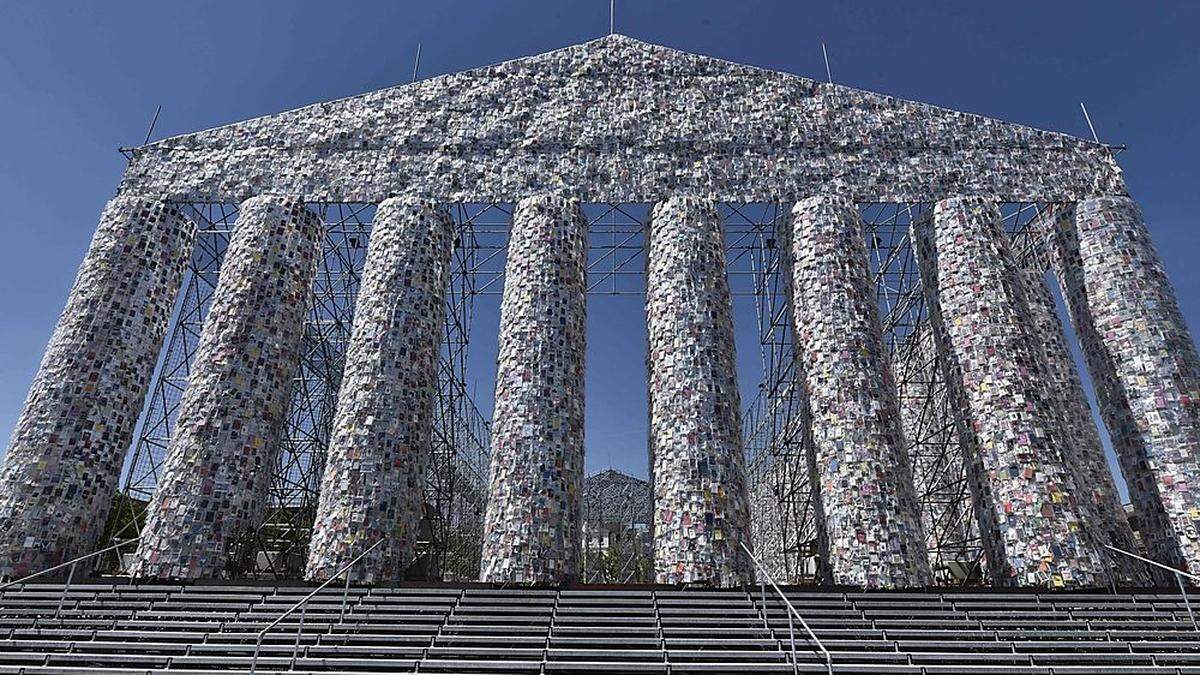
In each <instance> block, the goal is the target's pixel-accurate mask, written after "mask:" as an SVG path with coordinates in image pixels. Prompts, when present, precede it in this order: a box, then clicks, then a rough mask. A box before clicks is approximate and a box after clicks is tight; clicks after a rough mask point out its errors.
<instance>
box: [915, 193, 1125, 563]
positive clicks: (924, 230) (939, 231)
mask: <svg viewBox="0 0 1200 675" xmlns="http://www.w3.org/2000/svg"><path fill="white" fill-rule="evenodd" d="M912 229H913V232H912V239H913V242H914V247H915V250H916V254H917V259H918V263H919V268H920V274H921V286H922V289H923V292H924V294H925V298H926V302H927V305H928V309H929V314H930V321H931V324H932V326H933V329H934V337H935V342H936V344H937V348H938V349H939V350H940V352H941V353H942V356H943V357H944V361H943V367H944V368H945V371H946V380H947V385H948V388H949V391H950V395H951V400H952V403H953V405H954V408H955V409H957V410H959V411H960V417H959V420H958V423H959V438H960V441H961V443H962V444H963V453H964V457H965V461H966V463H967V474H968V477H969V479H970V482H971V488H972V493H973V497H974V503H975V509H976V515H977V517H978V519H979V523H980V528H979V529H980V533H981V535H982V538H983V546H984V551H985V553H986V555H987V558H988V567H989V573H990V575H991V577H992V579H993V582H994V583H996V584H997V585H1017V586H1041V587H1045V586H1047V585H1050V586H1102V585H1105V584H1107V583H1108V580H1109V576H1108V572H1107V562H1106V561H1107V556H1105V555H1104V554H1103V553H1102V552H1101V551H1100V550H1099V544H1098V542H1096V541H1095V540H1094V539H1093V538H1092V536H1091V533H1090V532H1089V531H1088V529H1087V525H1088V517H1087V504H1086V500H1085V499H1079V498H1078V495H1079V494H1080V493H1079V491H1078V490H1077V489H1076V487H1075V485H1074V483H1073V480H1072V476H1071V471H1070V469H1069V467H1067V466H1066V465H1065V463H1066V454H1065V453H1064V452H1063V449H1062V446H1061V443H1062V441H1063V438H1064V436H1063V434H1062V432H1061V430H1059V429H1058V428H1057V426H1056V425H1058V424H1059V422H1060V419H1061V415H1060V413H1059V412H1058V411H1057V408H1056V402H1055V401H1054V399H1053V397H1052V396H1051V395H1050V394H1049V388H1048V387H1047V379H1048V377H1049V375H1048V369H1047V366H1046V363H1045V357H1044V355H1043V353H1042V349H1041V346H1040V344H1039V343H1038V339H1037V337H1036V336H1035V335H1034V333H1033V326H1032V320H1031V318H1030V311H1029V304H1028V299H1027V294H1026V291H1025V283H1024V278H1023V276H1022V274H1023V273H1022V272H1021V270H1020V268H1019V267H1018V266H1017V264H1016V261H1015V260H1014V258H1013V255H1012V251H1011V250H1010V248H1009V244H1008V237H1007V236H1006V235H1005V233H1004V231H1003V227H1002V223H1001V219H1000V212H999V210H998V209H997V207H996V206H995V204H993V203H992V202H990V201H987V200H985V199H983V198H981V197H951V198H948V199H944V200H942V201H939V202H937V204H935V205H934V208H933V214H932V221H930V220H928V219H924V220H918V221H916V222H914V224H913V228H912Z"/></svg>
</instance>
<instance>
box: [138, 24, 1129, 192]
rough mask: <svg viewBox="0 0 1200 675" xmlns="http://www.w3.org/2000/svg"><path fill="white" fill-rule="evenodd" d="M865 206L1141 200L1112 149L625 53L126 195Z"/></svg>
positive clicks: (277, 120)
mask: <svg viewBox="0 0 1200 675" xmlns="http://www.w3.org/2000/svg"><path fill="white" fill-rule="evenodd" d="M562 187H565V188H568V189H571V190H574V191H576V192H578V193H579V195H580V197H582V198H583V199H585V200H587V201H655V200H657V199H659V198H661V197H663V196H665V195H667V194H672V193H680V192H684V193H694V194H701V195H704V196H706V197H709V198H715V199H719V200H726V201H765V200H780V199H794V198H797V197H802V196H805V195H808V194H812V193H814V192H818V191H822V190H836V191H838V192H841V193H843V194H846V195H849V196H852V197H853V198H854V199H856V200H858V201H864V202H867V201H870V202H883V201H932V200H935V199H938V198H941V197H944V196H946V195H948V194H952V193H978V194H988V195H992V196H995V197H996V198H998V199H1004V200H1010V201H1073V200H1075V199H1078V198H1081V197H1086V196H1091V195H1097V194H1120V193H1123V192H1124V185H1123V182H1122V180H1121V176H1120V172H1119V169H1117V167H1116V164H1115V162H1113V161H1112V157H1111V151H1110V149H1109V148H1107V147H1105V146H1103V145H1101V144H1097V143H1093V142H1090V141H1084V140H1082V139H1078V138H1075V137H1072V136H1067V135H1064V134H1058V133H1054V132H1048V131H1042V130H1038V129H1033V128H1030V127H1025V126H1020V125H1015V124H1009V123H1006V122H1001V121H998V120H995V119H990V118H986V117H982V116H979V115H973V114H968V113H962V112H956V111H952V110H947V109H944V108H938V107H936V106H930V105H926V104H922V103H914V102H910V101H904V100H901V99H897V98H894V97H890V96H884V95H881V94H875V93H871V92H865V91H860V90H856V89H852V88H849V87H844V86H840V85H833V84H825V83H818V82H814V81H813V80H809V79H806V78H801V77H797V76H794V75H789V74H786V73H779V72H773V71H768V70H761V69H757V68H752V67H749V66H743V65H738V64H733V63H729V62H726V61H721V60H719V59H713V58H709V57H703V56H697V55H694V54H688V53H685V52H680V51H677V50H673V49H669V48H666V47H660V46H656V45H650V44H647V43H644V42H640V41H637V40H633V39H631V38H627V37H623V36H609V37H606V38H602V39H600V40H596V41H593V42H589V43H586V44H582V45H577V46H574V47H568V48H565V49H560V50H557V51H553V52H549V53H546V54H542V55H538V56H532V57H527V58H523V59H517V60H514V61H510V62H507V63H504V64H500V65H497V66H488V67H485V68H480V69H476V70H471V71H465V72H461V73H452V74H448V75H443V76H439V77H435V78H431V79H429V80H425V81H422V82H417V83H414V84H410V85H405V86H401V87H394V88H390V89H385V90H381V91H377V92H372V93H368V94H364V95H361V96H356V97H353V98H348V99H342V100H339V101H333V102H328V103H320V104H316V105H311V106H307V107H304V108H300V109H297V110H293V111H289V112H285V113H280V114H278V115H272V116H268V117H261V118H257V119H252V120H247V121H245V122H239V123H236V124H231V125H227V126H223V127H218V128H215V129H210V130H208V131H202V132H198V133H195V134H188V135H184V136H176V137H173V138H168V139H164V140H162V141H159V142H157V143H153V144H150V145H146V146H143V147H141V148H137V149H134V150H133V151H132V161H131V162H130V165H129V168H128V170H127V171H126V175H125V180H124V183H123V189H124V190H128V191H134V192H139V193H143V194H153V195H163V196H167V197H168V198H171V199H179V200H190V201H201V200H205V201H225V200H241V199H245V198H247V197H250V196H253V195H255V194H263V193H267V192H271V193H278V194H289V195H298V196H303V197H304V198H306V199H310V200H336V201H380V200H382V199H385V198H387V197H388V196H390V195H392V194H396V193H402V192H403V193H410V194H411V193H423V194H426V195H428V196H430V197H432V198H436V199H441V200H446V201H498V200H511V199H516V198H520V197H521V196H523V195H526V194H529V193H530V192H532V191H539V190H545V189H548V188H562Z"/></svg>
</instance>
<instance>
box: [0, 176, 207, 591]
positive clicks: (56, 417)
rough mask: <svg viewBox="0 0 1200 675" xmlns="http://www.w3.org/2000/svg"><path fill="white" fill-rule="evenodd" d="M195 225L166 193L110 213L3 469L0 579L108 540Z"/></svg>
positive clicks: (124, 201)
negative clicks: (106, 530)
mask: <svg viewBox="0 0 1200 675" xmlns="http://www.w3.org/2000/svg"><path fill="white" fill-rule="evenodd" d="M195 232H196V228H195V225H194V224H193V223H192V222H191V221H190V220H189V219H188V218H185V217H184V216H183V215H182V214H181V213H180V212H179V211H178V210H177V209H176V208H175V207H174V206H171V205H170V204H168V203H165V202H162V201H158V200H154V199H144V198H141V197H136V196H129V195H122V196H117V197H115V198H113V200H112V201H110V202H109V203H108V205H107V206H106V207H105V209H104V212H103V214H101V216H100V224H99V226H98V227H97V228H96V233H95V235H93V237H92V243H91V246H90V247H89V248H88V252H87V255H86V256H85V257H84V259H83V264H82V265H80V267H79V271H78V273H76V275H75V283H74V285H73V286H72V287H71V294H70V296H69V297H68V298H67V305H66V308H65V309H63V312H62V314H61V315H60V316H59V319H58V324H57V326H56V327H55V329H54V334H53V335H52V336H51V337H50V344H49V345H48V346H47V347H46V353H45V355H44V356H43V357H42V363H41V366H39V368H38V371H37V375H35V376H34V380H33V384H32V385H31V386H30V388H29V394H28V396H27V397H26V399H25V407H24V408H23V409H22V410H21V416H20V417H19V418H18V419H17V423H16V426H15V427H14V429H13V433H12V438H11V440H10V441H9V445H8V453H7V454H6V455H5V459H4V469H3V471H0V578H4V577H19V576H24V575H26V574H31V573H33V572H38V571H41V570H43V569H46V568H48V567H53V566H54V565H56V564H58V563H60V562H64V561H66V560H70V559H71V558H76V557H78V556H81V555H84V554H86V553H90V552H91V551H92V550H93V546H94V545H95V544H96V543H97V541H96V540H97V538H98V537H99V536H100V530H101V528H103V527H104V523H105V520H106V519H107V517H108V512H109V508H110V505H111V503H112V499H113V497H114V495H115V494H116V491H117V481H118V479H119V477H120V473H121V462H122V459H123V458H124V455H125V451H126V449H128V447H129V444H130V442H131V441H132V440H133V431H134V426H135V425H136V424H137V419H138V415H139V414H140V413H141V410H142V403H143V401H144V400H145V398H146V389H147V387H149V383H150V377H151V375H152V374H153V373H154V363H155V360H156V359H157V357H158V352H159V348H160V347H161V345H162V339H163V334H164V332H165V331H166V328H167V323H168V321H169V319H170V316H171V309H172V307H173V306H174V303H175V298H176V296H177V295H178V293H179V285H180V282H181V281H182V279H183V271H184V269H185V267H186V264H187V260H188V257H189V256H190V255H191V252H192V242H193V239H194V237H195Z"/></svg>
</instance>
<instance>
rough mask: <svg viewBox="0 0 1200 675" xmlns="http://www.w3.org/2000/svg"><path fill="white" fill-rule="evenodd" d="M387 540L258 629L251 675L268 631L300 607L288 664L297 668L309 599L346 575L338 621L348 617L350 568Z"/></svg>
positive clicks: (361, 555) (256, 664)
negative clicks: (294, 639) (347, 600)
mask: <svg viewBox="0 0 1200 675" xmlns="http://www.w3.org/2000/svg"><path fill="white" fill-rule="evenodd" d="M385 541H387V540H386V539H380V540H379V541H377V542H375V543H374V544H372V545H371V547H370V548H368V549H367V550H365V551H363V552H362V553H360V554H358V556H357V557H356V558H355V559H354V560H351V561H350V562H348V563H346V564H345V565H342V567H341V568H340V569H339V570H338V571H337V573H336V574H334V575H333V576H331V577H329V578H328V579H326V580H325V581H324V582H323V583H322V584H321V585H320V586H317V587H316V588H314V589H313V590H312V592H311V593H309V594H308V595H306V596H304V597H303V598H302V599H301V600H300V602H297V603H296V604H294V605H292V606H291V607H289V608H288V609H287V610H286V611H284V613H283V614H280V615H279V617H278V618H276V619H275V620H274V621H272V622H271V623H269V624H267V626H266V628H263V629H262V630H260V631H258V639H257V640H256V641H255V643H254V657H253V658H252V659H251V660H250V675H254V673H255V672H257V670H258V653H259V651H260V650H262V642H263V638H264V637H266V635H267V633H269V632H270V631H271V629H272V628H274V627H275V626H278V625H279V622H280V621H283V620H284V619H286V618H288V617H289V616H291V615H292V613H293V612H295V611H296V610H297V609H299V610H300V623H299V624H298V625H297V626H296V642H295V643H294V644H293V645H292V661H291V664H290V665H289V666H288V670H295V669H296V658H297V655H298V654H299V653H300V636H301V635H303V634H304V615H305V614H306V613H307V612H308V601H309V600H312V599H313V596H315V595H316V594H317V593H320V592H321V591H322V590H323V589H324V588H325V587H326V586H328V585H329V584H331V583H333V582H334V581H337V578H338V577H340V576H343V575H344V576H345V577H346V585H345V586H343V588H342V609H341V611H340V612H338V623H341V622H342V621H343V620H344V619H345V618H346V599H347V597H349V595H350V574H349V572H350V568H352V567H354V566H355V565H357V564H358V561H360V560H362V559H363V558H365V557H367V554H368V553H370V552H371V551H374V550H375V549H377V548H379V545H380V544H382V543H383V542H385Z"/></svg>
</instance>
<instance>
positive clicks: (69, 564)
mask: <svg viewBox="0 0 1200 675" xmlns="http://www.w3.org/2000/svg"><path fill="white" fill-rule="evenodd" d="M138 539H141V537H134V538H133V539H126V540H125V541H122V542H118V543H116V544H113V545H112V546H109V547H107V548H102V549H100V550H99V551H92V552H91V553H88V554H87V555H81V556H79V557H78V558H74V559H72V560H68V561H66V562H64V563H59V564H57V565H55V566H54V567H47V568H46V569H44V570H42V571H40V572H34V573H33V574H27V575H25V576H23V577H21V578H20V579H14V580H13V581H10V582H8V583H6V584H4V585H3V586H0V593H3V592H4V591H6V590H8V589H9V588H12V587H13V586H16V585H18V584H24V583H26V582H27V581H29V580H30V579H36V578H38V577H40V576H42V575H45V574H49V573H51V572H54V571H56V570H61V569H62V568H64V567H70V568H71V570H70V571H69V572H67V582H66V583H65V584H63V588H62V593H61V594H59V596H58V607H57V608H55V610H54V618H55V619H57V618H58V617H59V615H60V614H62V608H63V604H64V603H65V602H66V600H67V591H69V590H71V582H72V581H74V579H75V566H76V565H78V564H79V563H81V562H83V561H84V560H88V559H90V558H95V557H96V556H100V555H104V554H105V553H108V552H109V551H114V550H116V549H118V548H120V547H122V546H124V545H126V544H132V543H133V542H135V541H137V540H138Z"/></svg>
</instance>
